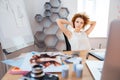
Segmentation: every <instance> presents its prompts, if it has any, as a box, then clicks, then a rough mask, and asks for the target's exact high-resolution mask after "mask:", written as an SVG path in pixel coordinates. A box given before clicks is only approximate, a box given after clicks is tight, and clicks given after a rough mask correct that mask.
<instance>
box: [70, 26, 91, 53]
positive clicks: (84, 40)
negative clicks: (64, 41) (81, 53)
mask: <svg viewBox="0 0 120 80" xmlns="http://www.w3.org/2000/svg"><path fill="white" fill-rule="evenodd" d="M68 29H69V30H70V31H71V32H72V37H71V38H70V39H69V42H70V45H71V50H72V51H77V50H90V49H91V46H90V42H89V38H88V36H87V34H86V33H85V32H84V31H80V32H75V31H74V30H75V29H74V28H72V27H71V28H70V26H69V27H68Z"/></svg>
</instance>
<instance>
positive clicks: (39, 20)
mask: <svg viewBox="0 0 120 80" xmlns="http://www.w3.org/2000/svg"><path fill="white" fill-rule="evenodd" d="M42 19H43V17H42V16H41V14H36V15H35V20H36V21H37V22H41V21H42Z"/></svg>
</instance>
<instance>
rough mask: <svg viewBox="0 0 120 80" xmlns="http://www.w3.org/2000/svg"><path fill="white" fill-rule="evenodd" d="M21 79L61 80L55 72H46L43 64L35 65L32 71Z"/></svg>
mask: <svg viewBox="0 0 120 80" xmlns="http://www.w3.org/2000/svg"><path fill="white" fill-rule="evenodd" d="M20 80H59V77H58V76H57V75H54V74H46V73H44V72H43V66H42V65H34V66H33V67H32V71H30V72H29V73H27V74H26V75H24V76H23V77H22V78H21V79H20Z"/></svg>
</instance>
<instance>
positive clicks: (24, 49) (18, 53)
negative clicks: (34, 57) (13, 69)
mask: <svg viewBox="0 0 120 80" xmlns="http://www.w3.org/2000/svg"><path fill="white" fill-rule="evenodd" d="M31 51H43V49H42V48H41V49H40V48H38V47H37V46H36V45H31V46H28V47H25V48H22V49H20V50H17V51H15V52H12V53H11V54H8V55H6V56H7V59H10V58H14V57H17V56H19V55H20V54H21V53H26V52H31Z"/></svg>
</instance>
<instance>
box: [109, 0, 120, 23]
mask: <svg viewBox="0 0 120 80" xmlns="http://www.w3.org/2000/svg"><path fill="white" fill-rule="evenodd" d="M114 19H120V0H110V8H109V19H108V23H109V24H110V22H111V21H112V20H114Z"/></svg>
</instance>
